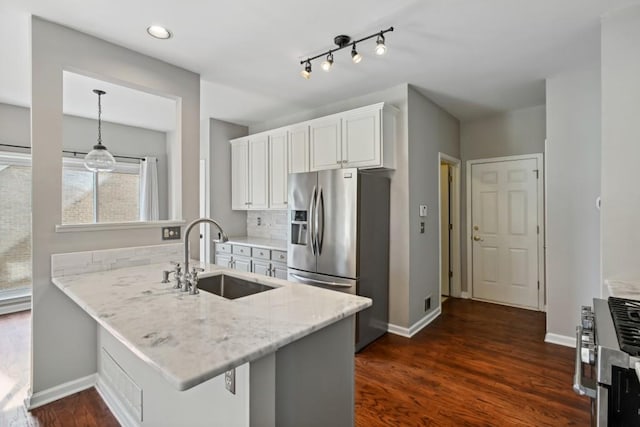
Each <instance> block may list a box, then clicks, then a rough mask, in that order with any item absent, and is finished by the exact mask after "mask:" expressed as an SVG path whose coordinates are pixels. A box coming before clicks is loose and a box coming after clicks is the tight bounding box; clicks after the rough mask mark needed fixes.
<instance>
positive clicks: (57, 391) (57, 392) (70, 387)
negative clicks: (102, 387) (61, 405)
mask: <svg viewBox="0 0 640 427" xmlns="http://www.w3.org/2000/svg"><path fill="white" fill-rule="evenodd" d="M95 385H96V374H91V375H87V376H86V377H83V378H78V379H77V380H73V381H69V382H66V383H64V384H60V385H58V386H55V387H51V388H49V389H47V390H42V391H39V392H37V393H33V394H29V395H28V396H27V398H26V399H25V400H24V405H25V406H26V408H27V410H29V411H30V410H32V409H35V408H37V407H39V406H42V405H46V404H47V403H51V402H53V401H55V400H58V399H62V398H63V397H67V396H70V395H72V394H74V393H77V392H79V391H82V390H86V389H88V388H91V387H93V386H95Z"/></svg>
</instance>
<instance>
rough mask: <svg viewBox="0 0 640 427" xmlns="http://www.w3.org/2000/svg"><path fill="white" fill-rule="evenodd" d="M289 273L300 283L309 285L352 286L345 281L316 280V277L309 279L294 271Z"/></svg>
mask: <svg viewBox="0 0 640 427" xmlns="http://www.w3.org/2000/svg"><path fill="white" fill-rule="evenodd" d="M290 274H291V276H292V277H294V278H296V279H297V280H300V281H301V282H302V283H307V284H310V285H313V284H317V285H325V286H333V287H337V288H350V287H351V286H352V285H349V284H347V283H336V282H325V281H324V280H317V279H310V278H308V277H302V276H300V275H297V274H295V273H290Z"/></svg>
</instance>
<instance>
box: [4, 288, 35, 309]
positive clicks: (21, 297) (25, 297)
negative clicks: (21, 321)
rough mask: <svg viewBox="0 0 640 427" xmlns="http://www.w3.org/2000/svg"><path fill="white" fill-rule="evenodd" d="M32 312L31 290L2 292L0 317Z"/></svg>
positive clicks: (22, 289)
mask: <svg viewBox="0 0 640 427" xmlns="http://www.w3.org/2000/svg"><path fill="white" fill-rule="evenodd" d="M26 310H31V288H21V289H10V290H6V291H3V292H2V298H1V299H0V315H3V314H11V313H17V312H19V311H26Z"/></svg>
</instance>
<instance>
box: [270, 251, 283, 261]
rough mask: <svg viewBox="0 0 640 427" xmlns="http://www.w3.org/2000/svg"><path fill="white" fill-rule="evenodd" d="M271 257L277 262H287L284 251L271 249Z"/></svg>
mask: <svg viewBox="0 0 640 427" xmlns="http://www.w3.org/2000/svg"><path fill="white" fill-rule="evenodd" d="M271 259H272V260H274V261H277V262H283V263H286V262H287V253H286V252H284V251H271Z"/></svg>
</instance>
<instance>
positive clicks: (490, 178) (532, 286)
mask: <svg viewBox="0 0 640 427" xmlns="http://www.w3.org/2000/svg"><path fill="white" fill-rule="evenodd" d="M523 157H524V158H523ZM470 163H471V164H470V170H471V172H470V174H469V175H470V179H469V181H470V190H469V191H470V193H471V197H470V198H471V205H470V206H471V209H470V211H471V221H470V230H469V231H470V233H469V235H470V241H469V245H470V246H471V263H470V267H471V278H472V282H471V283H472V287H471V288H472V297H473V298H474V299H480V300H486V301H491V302H497V303H501V304H507V305H514V306H519V307H526V308H530V309H540V308H541V306H540V298H539V294H540V289H539V281H540V280H541V277H540V265H541V263H542V257H541V255H540V253H539V252H540V251H539V246H540V241H541V239H540V236H541V234H539V232H540V231H539V230H540V229H539V226H540V223H541V222H542V217H541V215H540V211H541V206H540V204H541V203H542V202H541V200H542V198H541V196H542V195H541V194H540V190H539V188H541V185H539V182H540V180H539V177H540V172H541V171H540V169H541V168H542V162H541V156H539V155H533V156H529V157H526V156H519V158H504V159H502V160H498V161H487V162H481V161H477V162H470ZM467 170H468V171H469V168H468V169H467ZM468 188H469V187H468ZM468 199H469V198H468Z"/></svg>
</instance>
